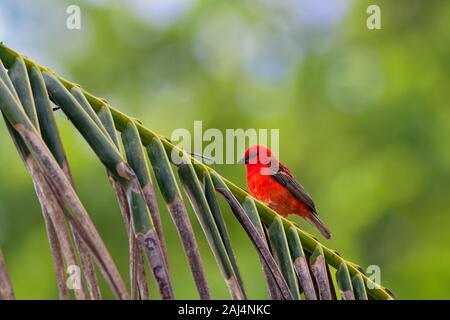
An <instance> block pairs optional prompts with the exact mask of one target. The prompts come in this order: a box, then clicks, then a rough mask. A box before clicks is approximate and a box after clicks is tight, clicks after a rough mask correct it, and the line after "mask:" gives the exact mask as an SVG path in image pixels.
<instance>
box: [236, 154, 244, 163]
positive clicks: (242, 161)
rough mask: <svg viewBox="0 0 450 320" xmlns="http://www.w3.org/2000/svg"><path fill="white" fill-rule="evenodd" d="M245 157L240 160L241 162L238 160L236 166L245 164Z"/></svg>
mask: <svg viewBox="0 0 450 320" xmlns="http://www.w3.org/2000/svg"><path fill="white" fill-rule="evenodd" d="M245 160H246V159H245V156H244V157H242V158H241V160H239V161H238V162H237V163H238V164H245Z"/></svg>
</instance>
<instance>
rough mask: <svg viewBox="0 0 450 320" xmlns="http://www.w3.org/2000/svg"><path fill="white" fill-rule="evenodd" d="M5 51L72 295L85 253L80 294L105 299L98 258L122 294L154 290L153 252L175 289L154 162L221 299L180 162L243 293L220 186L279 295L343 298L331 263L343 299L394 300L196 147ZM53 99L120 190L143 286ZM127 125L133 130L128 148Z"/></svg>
mask: <svg viewBox="0 0 450 320" xmlns="http://www.w3.org/2000/svg"><path fill="white" fill-rule="evenodd" d="M0 61H1V62H2V63H3V64H4V66H5V67H6V68H4V67H3V65H2V64H0V110H1V112H2V114H3V115H4V119H5V122H6V125H7V127H8V129H9V132H10V134H11V138H12V139H13V141H14V142H15V144H16V146H17V150H18V152H19V154H20V155H21V157H22V159H23V160H24V163H25V165H26V167H27V169H28V171H29V173H30V175H31V177H32V181H33V183H34V185H35V189H36V193H37V195H38V199H39V201H40V203H41V207H42V212H43V217H44V221H45V225H46V228H47V233H48V237H49V242H50V247H51V250H52V256H53V260H54V264H55V270H56V278H57V284H58V288H59V296H60V298H61V299H67V298H69V295H68V292H67V288H65V287H64V285H63V283H62V282H63V275H64V270H63V267H64V264H65V265H70V264H76V265H78V262H80V264H81V266H82V273H83V276H84V280H85V285H83V286H82V288H80V289H79V290H78V291H76V292H75V294H76V297H77V298H78V299H85V298H88V297H89V298H92V299H99V298H101V292H100V289H99V286H98V281H97V278H96V272H95V267H94V264H93V262H95V265H96V267H98V269H99V270H100V271H101V272H102V274H103V277H104V278H105V279H106V280H107V282H108V283H109V285H110V287H111V289H112V291H113V292H114V293H115V295H116V297H117V298H121V299H127V298H129V297H130V296H131V297H132V298H141V299H147V298H148V287H147V279H146V272H145V267H144V263H145V261H144V255H145V256H146V257H147V261H148V263H149V265H150V267H151V271H152V273H153V276H154V279H155V282H156V284H157V286H158V288H159V292H160V295H161V297H162V298H163V299H173V298H175V295H174V291H173V287H172V277H171V274H170V268H169V259H168V256H167V255H168V253H167V248H166V245H165V238H164V232H163V228H162V224H161V218H160V212H159V206H158V204H157V201H156V196H155V190H154V187H153V183H152V181H151V172H150V170H152V171H153V174H154V176H155V178H156V183H155V185H157V186H158V188H159V190H160V191H161V194H162V196H163V199H164V201H165V204H166V207H167V209H168V211H169V213H170V215H171V217H172V220H173V222H174V224H175V226H176V228H177V231H178V233H179V236H180V239H181V242H182V244H183V248H184V252H185V254H186V256H187V259H188V262H189V266H190V268H191V272H192V275H193V278H194V281H195V284H196V286H197V290H198V293H199V297H200V298H201V299H211V292H210V289H209V286H208V283H207V279H206V274H205V270H204V266H203V263H202V260H201V257H200V253H199V249H198V244H197V240H196V238H195V235H194V232H193V228H192V225H191V222H190V220H189V216H188V211H187V208H186V205H185V203H184V201H183V197H182V194H181V191H180V190H181V189H180V187H179V186H178V183H177V180H176V178H175V175H174V172H173V166H176V167H177V172H178V176H179V178H180V181H181V186H182V189H183V190H184V191H185V193H186V194H187V198H188V199H189V203H190V205H191V207H192V208H193V210H194V212H195V214H196V217H197V220H198V221H199V222H200V225H201V227H202V230H203V233H204V234H205V236H206V239H207V241H208V244H209V246H210V248H211V250H212V252H213V254H214V257H215V258H216V262H217V265H218V267H219V269H220V270H221V273H222V275H223V278H224V280H225V282H226V284H227V285H228V288H229V291H230V294H231V297H232V298H234V299H245V298H247V295H246V293H245V290H244V280H245V279H242V277H241V275H240V272H239V268H238V261H237V259H236V257H235V255H234V252H233V247H232V243H231V240H230V237H229V235H228V231H227V228H226V225H225V221H224V219H223V217H222V212H221V210H220V207H219V205H218V202H217V193H216V191H217V192H218V193H220V194H222V195H223V196H224V197H225V199H226V200H227V202H228V203H229V206H230V208H231V211H232V213H233V214H234V216H235V217H236V219H237V221H238V222H239V223H240V224H241V226H242V227H243V229H244V230H245V231H246V233H247V235H248V237H249V239H250V240H251V241H252V243H253V244H254V246H255V248H256V251H257V252H258V254H259V256H260V261H261V264H262V268H263V271H264V275H265V279H266V283H267V288H268V292H269V296H270V298H272V299H300V298H301V293H303V294H304V297H305V298H306V299H311V300H312V299H317V298H320V299H336V297H337V295H336V290H335V288H334V283H333V280H332V275H331V272H332V270H337V272H336V281H337V286H338V288H339V292H340V296H341V297H342V298H343V299H355V298H356V299H367V298H368V297H369V296H370V297H371V298H374V299H393V295H392V294H391V293H390V291H389V290H388V289H386V288H384V287H381V286H380V285H377V284H375V283H374V282H373V281H372V280H371V279H369V278H368V277H367V276H366V275H365V274H364V273H363V272H362V270H361V268H360V267H359V266H357V265H356V264H354V263H352V262H349V261H346V260H345V259H344V258H342V257H341V256H340V255H339V254H338V253H337V252H336V251H335V250H332V249H329V248H327V247H326V246H324V245H323V244H322V243H320V242H319V241H318V240H317V239H316V238H315V237H313V236H311V235H310V234H308V233H307V232H305V231H303V230H301V229H300V228H299V227H298V226H297V225H296V224H294V223H292V222H291V221H289V220H287V219H285V218H283V217H281V216H279V215H278V214H277V213H276V212H274V211H273V210H272V209H270V208H269V207H267V206H266V205H264V204H263V203H261V202H259V201H257V200H255V199H253V198H252V197H251V196H250V195H249V194H248V193H247V192H245V191H244V190H242V189H241V188H239V187H237V186H236V185H235V184H233V183H232V182H230V181H229V180H227V179H226V178H224V177H222V176H220V175H219V174H218V173H217V172H215V171H214V170H213V169H211V168H209V167H207V166H205V165H204V164H202V163H200V162H199V161H197V160H196V159H195V158H193V157H191V156H189V155H188V154H186V153H184V152H183V150H181V149H179V148H178V147H177V146H175V145H174V144H172V143H171V141H170V140H169V139H167V138H166V137H163V136H161V135H159V134H157V133H155V132H153V131H152V130H150V129H148V128H146V127H144V126H143V125H142V124H141V123H140V122H139V121H137V120H136V119H134V118H132V117H129V116H127V115H125V114H123V113H122V112H120V111H119V110H117V109H115V108H113V107H112V106H110V105H109V104H108V103H107V102H106V100H104V99H100V98H97V97H95V96H94V95H92V94H90V93H89V92H87V91H85V90H83V89H82V88H81V87H79V86H78V85H75V84H73V83H71V82H69V81H67V80H64V79H63V78H61V77H59V76H58V75H56V74H54V73H53V72H52V71H50V70H49V69H47V68H45V67H42V66H40V65H39V64H37V63H35V62H33V61H32V60H30V59H28V58H26V57H24V56H22V55H20V54H18V53H16V52H14V51H13V50H11V49H9V48H7V47H6V46H4V45H0ZM7 69H8V71H7ZM51 101H53V103H55V104H56V105H57V107H58V108H60V109H61V110H62V111H63V112H64V114H65V115H66V116H67V117H68V118H69V120H70V121H71V122H72V123H73V125H74V126H75V128H76V129H77V130H78V131H79V132H80V134H81V135H82V136H83V138H84V140H85V141H86V142H87V143H88V144H89V145H90V147H91V149H92V150H93V152H94V153H95V154H96V156H97V158H98V159H99V160H100V161H101V162H102V164H103V165H104V167H105V169H106V171H107V174H108V177H109V180H110V181H111V185H112V187H113V189H114V190H115V192H116V195H117V199H118V202H119V207H120V209H121V213H122V216H123V220H124V225H125V228H126V231H127V234H128V238H129V247H130V250H129V256H130V288H131V292H129V291H128V289H127V287H126V286H125V284H124V282H123V280H122V277H121V275H120V274H119V272H118V270H117V268H116V266H115V264H114V262H113V260H112V257H111V256H110V254H109V252H108V250H107V248H106V246H105V244H104V243H103V240H102V238H101V236H100V234H99V233H98V232H97V230H96V228H95V226H94V223H93V222H92V220H91V218H90V216H89V215H88V213H87V211H86V210H85V208H84V206H83V204H82V203H81V201H80V199H79V198H78V196H77V193H76V190H75V186H74V183H73V180H72V178H71V174H70V169H69V164H68V162H67V159H66V156H65V152H64V149H63V143H62V141H61V139H60V137H59V132H58V127H57V124H56V121H55V118H54V115H53V113H52V107H51ZM117 132H120V133H121V138H122V143H123V147H124V148H123V149H124V151H125V152H124V154H122V151H121V145H120V141H119V138H118V136H117ZM145 151H146V152H145ZM173 154H178V155H181V159H182V160H183V161H182V162H181V163H178V162H177V163H171V161H172V160H173V157H172V155H173ZM150 168H151V169H150ZM67 222H68V223H69V225H70V228H71V229H70V230H68V229H67ZM72 238H73V240H74V241H73V243H72ZM0 258H1V256H0ZM6 275H7V274H6V268H5V267H4V263H3V260H2V259H0V278H1V279H6ZM8 283H9V282H8ZM1 288H2V290H3V291H2V292H1V293H2V295H0V298H3V297H8V296H9V297H11V293H4V292H12V289H11V290H9V289H8V290H6V289H4V288H3V287H1ZM5 288H6V287H5ZM85 290H86V291H85ZM86 292H87V293H88V294H86Z"/></svg>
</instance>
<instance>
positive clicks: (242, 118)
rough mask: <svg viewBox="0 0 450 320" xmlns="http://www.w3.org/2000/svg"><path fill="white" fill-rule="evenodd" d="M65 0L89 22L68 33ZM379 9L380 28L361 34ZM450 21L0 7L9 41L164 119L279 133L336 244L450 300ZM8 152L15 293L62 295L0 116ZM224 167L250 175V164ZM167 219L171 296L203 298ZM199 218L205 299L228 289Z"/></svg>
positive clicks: (410, 5) (191, 1) (104, 206)
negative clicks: (247, 170)
mask: <svg viewBox="0 0 450 320" xmlns="http://www.w3.org/2000/svg"><path fill="white" fill-rule="evenodd" d="M71 4H76V5H78V6H80V8H81V14H82V16H81V17H82V21H81V23H82V25H81V30H68V29H67V28H66V18H67V16H68V15H67V14H66V8H67V6H68V5H71ZM369 4H378V5H379V6H380V8H381V13H382V30H368V29H367V28H366V19H367V16H368V15H367V13H366V8H367V6H368V5H369ZM449 21H450V2H449V1H445V0H433V1H421V0H395V1H393V0H389V1H387V0H386V1H363V0H358V1H350V0H321V1H317V0H297V1H295V0H283V1H277V0H245V1H218V0H217V1H206V0H204V1H201V0H129V1H112V0H111V1H108V0H84V1H82V0H71V1H56V0H41V1H31V0H29V1H26V0H19V1H17V0H1V1H0V41H4V42H5V43H6V44H7V45H8V46H10V47H12V48H14V49H15V50H17V51H19V52H21V53H23V54H26V55H28V56H30V57H31V58H33V59H34V60H36V61H38V62H40V63H41V64H43V65H46V66H49V67H51V68H52V69H53V70H55V71H56V72H58V73H59V74H61V75H63V76H64V77H66V78H68V79H71V80H72V81H74V82H76V83H79V84H81V85H82V86H83V87H85V88H86V89H88V91H90V92H92V93H94V94H96V95H97V96H100V97H104V98H106V99H108V101H110V102H111V104H112V105H114V106H116V107H118V108H119V109H121V110H122V111H124V112H126V113H128V114H130V115H132V116H135V117H137V118H140V119H141V120H142V122H143V123H144V124H145V125H146V126H148V127H150V128H152V129H153V130H155V131H158V132H160V133H162V134H166V135H168V136H170V134H171V132H172V131H173V130H174V129H176V128H187V129H189V130H192V129H193V122H194V120H202V121H203V127H204V128H205V129H206V128H219V129H221V130H224V129H225V128H244V129H247V128H269V129H270V128H279V129H280V138H281V141H280V142H281V144H280V154H281V158H282V160H283V161H284V162H285V163H286V164H288V165H289V166H290V167H291V168H292V171H293V172H294V174H295V175H296V176H297V177H298V178H299V179H300V180H301V182H302V184H303V185H304V186H305V187H306V188H307V190H308V191H309V192H310V193H311V194H312V196H313V197H314V198H315V200H316V203H317V205H318V208H319V212H320V215H321V217H322V218H323V220H324V221H325V222H326V223H327V224H328V225H329V226H330V228H331V229H332V231H333V235H334V237H333V239H332V240H330V241H327V242H326V245H328V246H330V247H332V248H335V249H337V250H338V251H339V252H340V253H341V254H342V255H343V256H344V257H345V258H347V259H349V260H351V261H355V262H357V263H359V264H361V265H362V266H368V265H378V266H380V268H381V281H382V284H383V285H385V286H387V287H389V288H390V289H391V290H392V291H393V292H394V293H395V295H396V297H397V298H400V299H406V298H410V299H418V298H425V299H432V298H450V291H449V289H448V288H449V285H450V253H449V252H450V232H449V230H448V228H449V227H448V226H449V225H450V180H449V179H450V148H449V137H450V106H449V101H450V90H449V87H450V24H449ZM58 120H59V124H60V128H61V131H62V135H63V139H64V142H65V147H66V151H67V153H68V157H69V161H70V163H71V167H72V170H73V173H74V176H75V181H76V184H77V188H78V191H79V193H80V197H81V199H82V200H83V201H84V203H85V205H86V207H87V209H88V211H89V212H90V214H91V216H92V218H93V220H94V222H95V223H96V225H97V226H98V229H99V230H100V233H101V234H102V235H103V237H104V239H105V242H106V244H107V246H108V247H109V248H110V250H111V252H112V254H113V257H114V259H115V261H116V262H117V264H118V265H119V267H120V270H121V271H122V274H123V276H124V278H128V256H127V240H126V236H125V230H124V227H123V225H122V222H121V216H120V214H119V211H118V208H117V205H116V202H115V197H114V194H113V192H112V191H111V188H110V186H109V183H108V181H107V179H106V175H105V170H104V169H103V167H102V166H101V165H100V164H99V162H98V161H97V160H96V159H95V157H94V156H93V153H92V151H91V150H90V149H89V147H88V146H87V145H86V143H84V142H83V140H82V139H81V137H80V135H79V134H78V133H77V132H76V131H75V130H74V129H73V128H72V127H71V125H70V123H69V122H68V121H67V119H66V118H65V117H64V116H62V115H61V114H60V113H58ZM0 154H1V166H0V246H1V247H2V248H3V251H4V254H5V258H6V260H7V263H8V267H9V271H10V274H11V277H12V281H13V284H14V287H15V290H16V294H17V297H18V298H23V299H30V298H44V299H47V298H49V299H52V298H57V292H56V287H55V282H54V270H53V265H52V262H51V257H50V252H49V248H48V243H47V238H46V233H45V229H44V225H43V221H42V218H41V214H40V210H39V205H38V202H37V200H36V197H35V195H34V191H33V187H32V184H31V181H30V178H29V177H28V175H27V173H26V170H25V169H24V166H23V165H22V163H21V161H20V159H19V157H18V155H17V154H16V152H15V149H14V146H13V144H12V142H11V141H10V138H9V137H8V134H7V132H6V130H5V127H4V125H2V126H1V127H0ZM214 168H215V169H217V170H218V171H219V172H220V173H221V174H223V175H225V176H226V177H228V178H229V179H231V180H233V181H235V182H236V183H237V184H238V185H240V186H242V187H245V175H244V168H243V167H240V166H237V165H215V166H214ZM223 209H224V211H223V212H224V215H225V217H226V220H227V222H228V228H229V231H230V233H231V236H232V241H233V244H234V247H235V251H236V255H237V257H238V263H239V266H240V269H241V271H242V274H243V276H244V279H246V281H245V284H246V289H247V291H248V293H249V296H250V297H251V298H263V299H264V298H267V294H266V293H265V285H264V281H263V277H262V274H261V271H260V266H259V263H258V258H257V256H256V253H255V251H254V249H253V248H252V246H251V244H250V242H249V241H248V239H247V238H246V236H245V234H244V233H243V231H242V230H241V228H240V226H239V225H238V224H237V223H236V222H235V221H234V218H233V217H232V214H231V213H230V212H229V211H228V210H227V209H226V206H223ZM162 216H163V222H164V227H165V232H166V235H167V241H168V245H169V259H170V265H171V270H172V273H173V278H174V284H175V290H176V296H177V297H178V298H197V294H196V291H195V287H194V284H193V281H192V277H191V276H190V273H189V269H188V267H187V264H186V259H185V257H184V255H183V254H181V252H182V249H181V246H180V243H179V240H178V236H177V234H176V231H175V228H174V226H173V225H172V222H171V219H170V218H169V215H168V213H167V211H166V210H165V208H162ZM192 217H193V219H192V220H193V221H194V228H195V231H196V234H197V238H198V241H199V243H200V246H201V254H202V257H203V260H204V262H205V266H206V270H207V272H208V280H209V282H210V286H211V289H212V292H213V296H214V298H228V293H227V289H226V286H225V284H224V282H223V280H222V278H221V276H220V273H219V271H218V268H217V266H216V265H215V262H214V258H213V256H212V254H211V253H210V251H209V249H208V245H207V243H206V240H205V238H204V236H203V234H202V233H201V229H200V227H199V225H198V223H197V222H196V221H195V218H194V216H192ZM298 222H299V223H300V224H301V226H303V227H304V228H305V229H306V230H308V231H311V232H313V233H315V234H316V232H315V231H314V230H312V229H311V228H310V227H309V226H308V225H306V224H305V223H304V222H302V221H300V220H298ZM151 285H152V292H153V297H155V296H156V293H155V290H154V285H153V284H151ZM107 297H108V295H107Z"/></svg>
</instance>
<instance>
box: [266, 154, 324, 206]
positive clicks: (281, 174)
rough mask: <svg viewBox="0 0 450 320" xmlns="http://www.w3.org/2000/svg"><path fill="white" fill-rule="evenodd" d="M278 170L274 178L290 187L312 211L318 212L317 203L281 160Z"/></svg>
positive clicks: (287, 187)
mask: <svg viewBox="0 0 450 320" xmlns="http://www.w3.org/2000/svg"><path fill="white" fill-rule="evenodd" d="M278 167H279V169H278V171H277V172H276V173H275V174H273V176H272V177H273V178H274V179H275V180H276V181H277V182H278V183H280V184H281V185H282V186H284V187H285V188H286V189H288V190H289V191H290V192H291V193H292V194H293V195H294V197H296V198H297V199H298V200H300V201H302V202H303V203H304V204H305V205H306V206H307V207H308V208H309V209H310V210H311V211H312V212H315V213H317V212H316V205H315V204H314V201H313V199H312V198H311V196H310V195H309V194H308V193H307V192H306V191H305V189H304V188H303V186H302V185H301V184H300V183H298V182H297V181H296V180H295V178H294V177H293V176H292V174H291V172H290V171H289V169H288V168H287V167H286V166H285V165H283V164H282V163H281V162H279V163H278Z"/></svg>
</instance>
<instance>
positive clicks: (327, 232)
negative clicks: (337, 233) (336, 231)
mask: <svg viewBox="0 0 450 320" xmlns="http://www.w3.org/2000/svg"><path fill="white" fill-rule="evenodd" d="M307 219H308V221H309V222H311V223H312V224H313V225H315V226H316V228H317V229H318V230H319V231H320V233H321V234H322V235H323V236H324V237H325V238H326V239H330V238H331V232H330V230H329V229H328V227H327V226H326V225H325V224H324V223H323V222H322V221H321V220H320V219H319V216H318V215H317V214H316V213H314V212H311V213H310V214H309V215H308V217H307Z"/></svg>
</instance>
